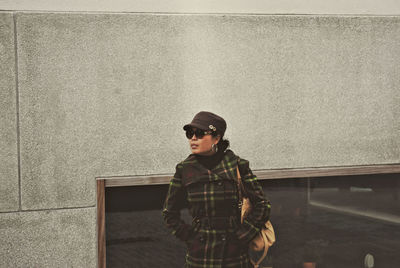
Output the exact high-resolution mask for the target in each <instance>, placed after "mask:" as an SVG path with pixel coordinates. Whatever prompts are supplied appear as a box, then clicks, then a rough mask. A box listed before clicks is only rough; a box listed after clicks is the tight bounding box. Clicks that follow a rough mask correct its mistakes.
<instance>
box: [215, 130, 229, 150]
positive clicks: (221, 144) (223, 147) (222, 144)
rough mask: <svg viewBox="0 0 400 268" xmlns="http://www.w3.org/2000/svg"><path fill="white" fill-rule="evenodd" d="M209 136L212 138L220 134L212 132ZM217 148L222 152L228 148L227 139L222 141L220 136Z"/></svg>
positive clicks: (222, 138)
mask: <svg viewBox="0 0 400 268" xmlns="http://www.w3.org/2000/svg"><path fill="white" fill-rule="evenodd" d="M211 135H212V136H213V137H216V136H218V135H221V134H220V133H218V132H215V131H214V132H213V133H211ZM217 146H218V151H220V152H224V151H225V150H226V149H227V148H228V147H229V141H228V140H227V139H224V136H221V139H220V140H219V142H218V144H217Z"/></svg>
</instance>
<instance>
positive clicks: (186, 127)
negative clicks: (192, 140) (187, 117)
mask: <svg viewBox="0 0 400 268" xmlns="http://www.w3.org/2000/svg"><path fill="white" fill-rule="evenodd" d="M191 127H195V128H199V129H203V130H207V129H206V128H204V126H201V125H200V124H196V123H190V124H186V125H184V126H183V130H188V129H189V128H191Z"/></svg>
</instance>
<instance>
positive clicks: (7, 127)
mask: <svg viewBox="0 0 400 268" xmlns="http://www.w3.org/2000/svg"><path fill="white" fill-rule="evenodd" d="M0 62H1V64H0V185H1V187H0V211H12V210H18V207H19V204H18V203H19V186H18V156H17V115H16V113H17V112H16V86H15V49H14V20H13V15H12V13H6V12H0Z"/></svg>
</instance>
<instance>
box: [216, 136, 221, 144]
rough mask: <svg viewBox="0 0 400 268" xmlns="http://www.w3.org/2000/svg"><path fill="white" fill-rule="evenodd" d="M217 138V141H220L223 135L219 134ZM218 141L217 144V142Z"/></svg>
mask: <svg viewBox="0 0 400 268" xmlns="http://www.w3.org/2000/svg"><path fill="white" fill-rule="evenodd" d="M215 140H216V142H217V143H218V142H219V141H220V140H221V135H217V136H216V137H215ZM217 143H216V144H217Z"/></svg>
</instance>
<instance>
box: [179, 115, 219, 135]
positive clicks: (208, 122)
mask: <svg viewBox="0 0 400 268" xmlns="http://www.w3.org/2000/svg"><path fill="white" fill-rule="evenodd" d="M190 127H196V128H199V129H203V130H212V131H216V132H217V133H218V134H220V135H221V136H224V133H225V130H226V122H225V120H224V119H223V118H222V117H221V116H218V115H216V114H213V113H210V112H204V111H201V112H199V113H198V114H196V115H195V116H194V118H193V120H192V123H190V124H186V125H185V126H184V127H183V129H184V130H187V129H188V128H190Z"/></svg>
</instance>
